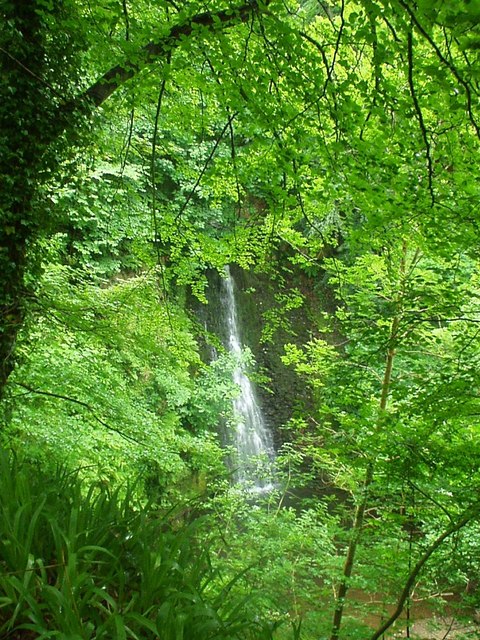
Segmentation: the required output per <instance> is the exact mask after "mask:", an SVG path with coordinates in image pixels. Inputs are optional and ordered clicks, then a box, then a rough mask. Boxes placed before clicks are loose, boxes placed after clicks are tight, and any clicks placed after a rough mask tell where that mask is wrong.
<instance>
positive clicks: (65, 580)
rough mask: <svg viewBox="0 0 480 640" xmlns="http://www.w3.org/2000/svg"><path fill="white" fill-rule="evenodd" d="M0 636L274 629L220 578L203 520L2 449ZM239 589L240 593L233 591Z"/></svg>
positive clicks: (208, 639) (110, 637) (177, 639)
mask: <svg viewBox="0 0 480 640" xmlns="http://www.w3.org/2000/svg"><path fill="white" fill-rule="evenodd" d="M0 474H1V481H0V638H1V639H2V640H3V639H12V640H16V639H19V638H23V639H25V640H27V639H30V638H39V639H41V638H62V639H65V640H103V639H105V640H126V639H127V638H135V639H138V640H146V639H150V638H162V640H217V639H218V640H233V639H237V638H241V639H245V638H252V639H255V640H260V639H268V638H271V637H272V628H271V627H270V626H269V625H268V624H267V623H263V622H262V621H261V620H260V616H258V615H257V613H256V611H255V606H254V602H253V601H252V600H251V599H250V597H244V596H241V595H238V592H239V591H238V590H236V589H234V588H233V587H234V585H235V583H236V581H237V580H240V579H241V576H237V577H236V578H234V579H233V580H230V581H227V582H225V581H222V578H221V576H219V575H218V573H217V571H216V570H215V568H214V567H213V566H212V564H211V562H210V558H209V553H208V549H206V548H202V547H203V545H202V543H201V541H202V535H201V534H202V527H203V526H204V523H203V522H202V520H196V521H194V522H193V523H189V524H185V525H183V524H182V525H178V523H177V524H175V525H174V524H172V518H171V517H169V516H168V515H165V514H163V515H161V514H159V513H158V512H155V511H154V510H152V509H149V508H146V507H143V508H140V507H139V506H138V505H136V504H135V501H134V499H133V497H132V494H131V492H129V491H127V494H126V495H125V496H120V495H119V493H118V492H114V493H110V492H109V491H107V490H106V489H102V488H99V487H92V488H90V489H88V490H86V489H85V487H82V485H81V483H80V481H79V480H78V478H76V477H75V476H72V475H71V474H70V475H68V474H65V473H61V472H58V473H56V474H53V475H52V476H51V477H48V478H47V477H45V475H43V474H41V473H39V472H38V470H36V469H35V468H33V467H31V466H30V465H28V464H19V463H16V462H15V461H13V460H11V459H9V458H8V457H7V456H6V455H5V454H0ZM235 594H237V595H235Z"/></svg>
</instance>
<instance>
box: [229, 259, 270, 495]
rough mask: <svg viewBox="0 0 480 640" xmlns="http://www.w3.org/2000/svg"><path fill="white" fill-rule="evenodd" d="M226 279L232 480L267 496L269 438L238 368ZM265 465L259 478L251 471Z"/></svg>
mask: <svg viewBox="0 0 480 640" xmlns="http://www.w3.org/2000/svg"><path fill="white" fill-rule="evenodd" d="M225 274H226V278H225V279H224V280H222V302H223V308H224V313H225V318H224V322H225V325H226V345H225V346H226V347H227V349H228V350H229V352H230V353H231V354H233V355H234V356H235V357H236V359H237V361H238V364H237V366H236V367H235V370H234V372H233V380H234V382H235V383H236V384H237V386H238V388H239V395H238V396H237V397H236V398H235V399H234V401H233V409H234V415H235V425H234V426H235V433H234V438H235V442H234V444H235V447H236V449H237V454H238V460H237V464H238V470H237V473H236V477H237V480H238V482H239V483H241V484H247V483H248V484H250V483H251V484H253V489H254V491H255V492H267V491H269V490H270V489H271V488H272V482H271V466H272V464H271V463H272V462H273V459H274V456H275V453H274V448H273V439H272V434H271V432H270V430H269V428H268V427H267V425H266V424H265V420H264V417H263V414H262V410H261V408H260V405H259V402H258V399H257V396H256V393H255V388H254V386H253V384H252V382H251V381H250V379H249V378H248V376H247V373H246V371H245V365H244V364H242V360H241V358H242V350H243V348H242V342H241V338H240V328H239V322H238V317H237V308H236V303H235V283H234V280H233V278H232V275H231V273H230V269H229V267H228V266H227V267H225ZM261 462H263V463H267V472H266V473H264V474H263V476H262V475H261V474H260V473H259V472H258V469H255V465H258V464H259V463H261Z"/></svg>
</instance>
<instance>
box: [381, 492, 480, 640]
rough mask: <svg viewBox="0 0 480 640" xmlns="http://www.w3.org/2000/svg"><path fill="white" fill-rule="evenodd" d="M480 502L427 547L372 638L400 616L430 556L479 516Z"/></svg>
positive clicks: (382, 632) (383, 631)
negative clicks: (388, 614) (392, 608)
mask: <svg viewBox="0 0 480 640" xmlns="http://www.w3.org/2000/svg"><path fill="white" fill-rule="evenodd" d="M479 506H480V505H479V504H478V503H477V504H476V505H475V507H474V508H471V509H469V510H468V511H467V512H465V513H464V515H463V517H462V518H460V520H459V521H458V522H456V523H455V524H453V525H452V526H451V527H449V528H448V529H447V530H446V531H444V532H443V533H442V534H441V535H440V536H438V538H437V539H436V540H434V541H433V542H432V544H431V545H430V546H429V547H428V548H427V550H426V551H425V553H424V554H423V556H422V557H421V558H420V560H419V561H418V562H417V564H416V565H415V566H414V567H413V570H412V572H411V573H410V575H409V576H408V579H407V582H406V583H405V587H404V588H403V591H402V593H401V594H400V597H399V599H398V603H397V607H396V609H395V611H394V612H393V613H392V615H391V616H390V618H388V620H386V621H385V623H384V624H383V625H382V626H381V627H380V628H379V629H377V631H375V633H374V634H373V635H372V637H371V638H370V640H378V639H379V638H381V637H382V636H383V634H384V633H385V631H386V630H387V629H388V628H389V627H391V626H392V624H393V623H394V622H395V620H396V619H397V618H398V617H399V616H400V614H401V613H402V611H403V607H404V606H405V602H406V601H407V599H408V598H409V596H410V591H411V590H412V587H413V585H414V584H415V581H416V579H417V577H418V574H419V573H420V571H421V570H422V569H423V567H424V566H425V565H426V563H427V562H428V561H429V559H430V557H431V556H432V554H433V553H435V551H436V550H437V549H438V548H439V547H440V546H441V545H442V543H443V542H444V541H445V540H446V539H447V538H448V537H449V536H451V535H452V534H453V533H456V532H457V531H460V529H463V527H465V526H466V525H467V524H468V523H469V522H470V521H471V520H473V519H475V518H477V517H478V515H479V514H478V510H479Z"/></svg>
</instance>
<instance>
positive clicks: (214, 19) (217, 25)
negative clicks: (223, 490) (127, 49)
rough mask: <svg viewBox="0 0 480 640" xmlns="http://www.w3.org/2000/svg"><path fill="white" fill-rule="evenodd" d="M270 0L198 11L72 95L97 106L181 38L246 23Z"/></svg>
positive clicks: (76, 100)
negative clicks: (203, 11)
mask: <svg viewBox="0 0 480 640" xmlns="http://www.w3.org/2000/svg"><path fill="white" fill-rule="evenodd" d="M268 2H269V0H263V2H262V1H261V0H252V1H251V2H246V3H245V4H243V5H240V6H238V7H235V8H232V9H224V10H221V11H213V12H205V13H199V14H197V15H195V16H193V17H191V18H189V19H188V20H186V21H185V22H183V23H180V24H177V25H174V26H173V27H171V28H170V30H169V31H168V32H167V33H166V34H165V35H164V36H163V37H161V38H160V39H159V40H157V41H156V42H149V43H148V44H146V45H145V46H144V47H142V49H140V51H139V52H138V53H137V54H136V55H135V57H134V58H127V59H126V60H124V61H123V62H120V63H119V64H117V65H115V66H114V67H112V68H111V69H109V70H108V71H107V72H106V73H104V74H103V75H102V76H101V78H99V79H98V80H97V81H96V82H95V83H94V84H93V85H92V86H91V87H89V88H88V89H87V90H86V91H84V93H82V94H80V95H79V96H77V98H75V100H74V102H75V104H76V105H81V104H84V103H87V104H90V105H94V106H95V107H98V106H100V105H101V104H102V103H103V102H105V100H107V98H109V97H110V96H111V95H112V93H113V92H114V91H115V90H116V89H118V87H120V86H121V85H122V84H124V83H125V82H127V80H130V79H131V78H133V77H134V76H136V75H137V74H138V73H139V72H140V71H141V70H142V69H144V68H145V67H147V66H148V65H151V64H154V63H155V62H158V61H159V60H161V59H162V58H165V57H166V56H167V54H169V53H170V52H171V51H172V49H174V48H175V47H178V46H179V45H180V44H181V42H182V40H183V39H184V38H188V37H189V36H191V35H192V34H193V33H194V31H196V30H197V29H199V28H204V29H207V30H208V31H210V32H216V31H219V30H221V29H224V28H226V27H231V26H234V25H236V24H239V23H242V22H246V21H247V20H248V19H249V18H250V16H251V15H252V13H254V12H255V11H259V10H260V9H261V8H262V7H266V6H267V5H268Z"/></svg>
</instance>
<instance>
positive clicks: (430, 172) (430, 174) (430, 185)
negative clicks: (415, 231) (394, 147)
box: [407, 31, 435, 207]
mask: <svg viewBox="0 0 480 640" xmlns="http://www.w3.org/2000/svg"><path fill="white" fill-rule="evenodd" d="M407 55H408V86H409V88H410V95H411V96H412V100H413V106H414V107H415V111H416V113H417V119H418V124H419V126H420V131H421V132H422V138H423V142H424V144H425V152H426V154H427V168H428V190H429V192H430V199H431V203H432V207H433V205H434V204H435V194H434V192H433V162H432V152H431V147H430V141H429V139H428V135H427V127H426V126H425V120H424V119H423V113H422V109H421V108H420V103H419V102H418V98H417V94H416V91H415V83H414V81H413V36H412V32H411V31H409V32H408V34H407Z"/></svg>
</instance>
